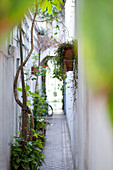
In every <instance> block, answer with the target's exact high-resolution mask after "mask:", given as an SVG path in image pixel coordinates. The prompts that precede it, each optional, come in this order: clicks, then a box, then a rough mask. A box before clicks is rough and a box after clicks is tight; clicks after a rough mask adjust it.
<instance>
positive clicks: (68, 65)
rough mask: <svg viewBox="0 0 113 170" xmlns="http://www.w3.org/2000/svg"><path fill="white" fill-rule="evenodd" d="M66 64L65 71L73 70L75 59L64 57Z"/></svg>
mask: <svg viewBox="0 0 113 170" xmlns="http://www.w3.org/2000/svg"><path fill="white" fill-rule="evenodd" d="M64 65H65V70H64V72H67V71H73V60H66V59H64Z"/></svg>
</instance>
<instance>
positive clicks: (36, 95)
mask: <svg viewBox="0 0 113 170" xmlns="http://www.w3.org/2000/svg"><path fill="white" fill-rule="evenodd" d="M30 94H31V95H32V96H33V97H40V95H39V94H36V93H32V92H30Z"/></svg>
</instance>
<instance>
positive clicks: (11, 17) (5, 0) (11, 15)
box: [0, 0, 63, 36]
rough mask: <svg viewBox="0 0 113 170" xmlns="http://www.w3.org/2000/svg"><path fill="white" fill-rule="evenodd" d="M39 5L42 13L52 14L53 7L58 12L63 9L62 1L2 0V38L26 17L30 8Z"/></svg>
mask: <svg viewBox="0 0 113 170" xmlns="http://www.w3.org/2000/svg"><path fill="white" fill-rule="evenodd" d="M36 3H38V4H39V8H41V9H42V11H45V10H46V9H47V10H48V13H49V14H51V12H52V9H53V5H55V6H56V8H57V9H58V10H60V9H61V7H60V4H61V5H63V2H62V0H51V1H50V0H18V1H16V0H1V1H0V36H3V35H5V34H6V33H7V32H8V31H10V30H11V29H12V28H13V27H14V25H15V24H17V23H18V22H19V21H20V19H21V18H22V17H23V16H24V13H25V11H27V10H28V7H29V8H32V7H34V6H35V4H36Z"/></svg>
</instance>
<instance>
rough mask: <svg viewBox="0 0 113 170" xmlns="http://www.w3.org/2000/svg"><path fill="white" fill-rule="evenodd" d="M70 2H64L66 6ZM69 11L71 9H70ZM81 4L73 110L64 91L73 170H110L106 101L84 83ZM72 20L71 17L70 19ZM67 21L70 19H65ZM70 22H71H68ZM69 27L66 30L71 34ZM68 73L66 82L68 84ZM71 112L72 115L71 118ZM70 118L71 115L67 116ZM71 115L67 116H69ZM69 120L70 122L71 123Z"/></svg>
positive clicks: (112, 155) (111, 135)
mask: <svg viewBox="0 0 113 170" xmlns="http://www.w3.org/2000/svg"><path fill="white" fill-rule="evenodd" d="M69 2H70V1H68V0H67V1H66V3H67V4H68V5H69V4H71V2H70V3H69ZM69 8H70V7H69ZM82 8H83V1H82V0H81V1H79V0H76V8H75V10H76V11H75V14H76V16H75V21H76V22H75V26H74V25H73V29H75V37H76V38H77V39H78V44H79V45H78V95H77V101H76V106H75V107H74V109H73V110H72V109H70V110H69V107H70V106H71V107H70V108H73V107H72V104H70V105H69V104H68V103H69V101H70V98H71V97H70V96H71V91H69V89H67V90H66V95H68V99H67V97H66V99H67V102H66V103H67V106H66V111H67V122H68V127H69V131H70V135H71V137H70V139H71V147H72V154H73V163H74V169H75V170H112V169H113V128H112V127H111V124H110V120H109V117H108V115H109V113H108V110H107V98H106V96H105V95H102V94H95V93H94V92H93V89H90V87H89V84H87V82H86V77H85V68H84V67H85V66H84V44H83V36H82V31H83V30H82V23H80V17H81V14H82ZM73 17H74V16H73ZM68 18H70V16H68ZM69 22H70V21H69ZM71 30H72V28H69V31H70V34H71V33H72V32H71ZM69 77H70V76H69V73H68V78H67V82H68V81H69ZM70 113H73V114H72V115H71V114H70ZM70 115H71V116H70ZM69 116H70V117H69ZM71 120H72V123H71Z"/></svg>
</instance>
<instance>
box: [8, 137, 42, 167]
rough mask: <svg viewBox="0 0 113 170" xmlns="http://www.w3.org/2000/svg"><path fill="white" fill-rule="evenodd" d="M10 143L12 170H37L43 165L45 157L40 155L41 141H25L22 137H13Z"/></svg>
mask: <svg viewBox="0 0 113 170" xmlns="http://www.w3.org/2000/svg"><path fill="white" fill-rule="evenodd" d="M14 139H15V142H11V143H10V145H11V151H12V152H11V165H12V169H14V170H37V168H39V167H40V166H42V165H43V163H45V162H44V157H45V155H44V154H43V153H42V149H43V145H42V142H41V140H36V141H25V140H24V139H23V138H22V137H16V136H14Z"/></svg>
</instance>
